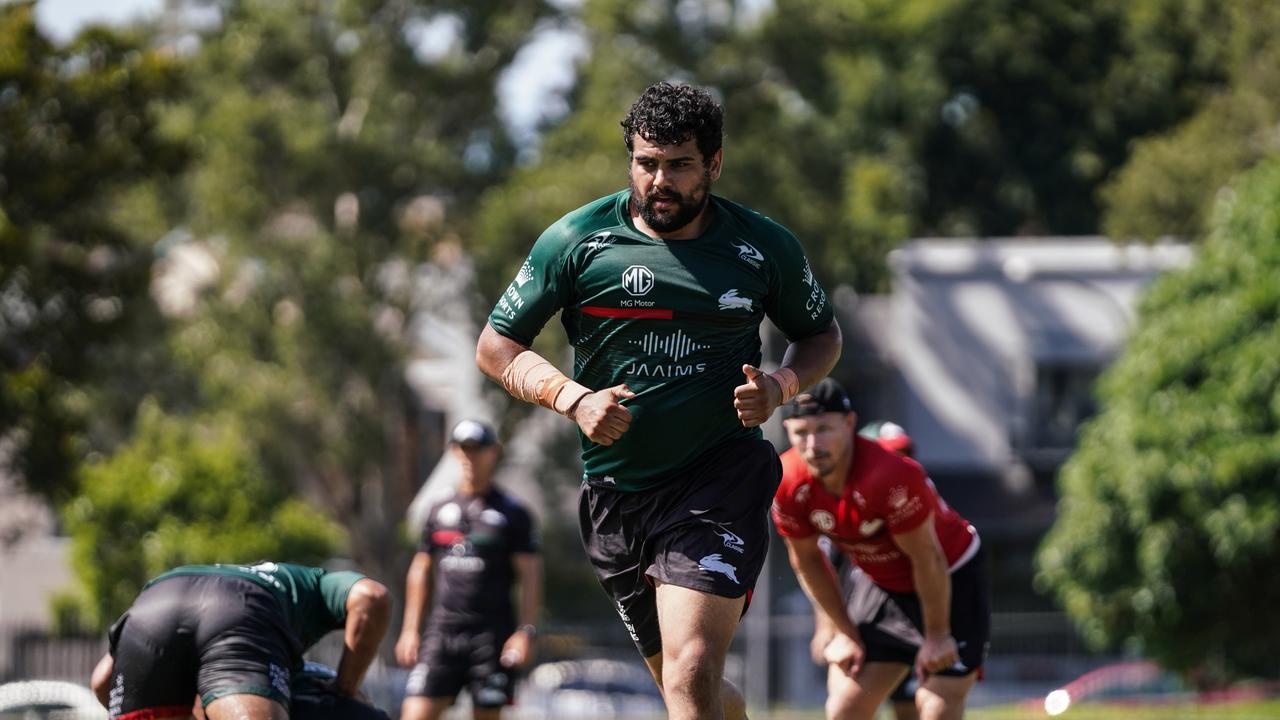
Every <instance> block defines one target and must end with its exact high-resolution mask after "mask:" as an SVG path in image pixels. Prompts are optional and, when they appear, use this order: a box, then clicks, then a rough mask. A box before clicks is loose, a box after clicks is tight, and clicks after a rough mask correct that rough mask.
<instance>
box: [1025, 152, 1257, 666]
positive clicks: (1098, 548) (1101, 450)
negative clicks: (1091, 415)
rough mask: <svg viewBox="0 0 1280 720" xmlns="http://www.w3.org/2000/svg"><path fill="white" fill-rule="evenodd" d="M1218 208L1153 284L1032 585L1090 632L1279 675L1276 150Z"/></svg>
mask: <svg viewBox="0 0 1280 720" xmlns="http://www.w3.org/2000/svg"><path fill="white" fill-rule="evenodd" d="M1219 210H1220V213H1219V215H1218V218H1217V220H1216V221H1215V224H1214V229H1213V232H1212V233H1211V235H1210V237H1209V238H1208V239H1207V240H1206V241H1205V243H1204V244H1203V246H1202V247H1201V249H1200V252H1199V256H1198V258H1197V260H1196V262H1195V263H1194V265H1193V266H1192V267H1190V268H1188V269H1186V270H1184V271H1180V272H1175V273H1171V274H1169V275H1167V276H1165V277H1163V278H1162V279H1160V280H1159V281H1158V282H1157V284H1156V285H1155V286H1154V287H1153V288H1152V289H1151V290H1150V292H1149V293H1148V294H1147V295H1146V297H1145V298H1144V300H1143V301H1142V305H1141V308H1140V314H1139V325H1138V330H1137V333H1136V335H1135V337H1134V338H1133V339H1132V340H1131V342H1130V343H1129V346H1128V347H1127V348H1126V349H1125V351H1124V354H1123V355H1122V356H1121V357H1120V359H1119V360H1118V361H1117V362H1116V363H1115V364H1114V365H1113V366H1112V367H1111V368H1110V369H1109V370H1108V371H1107V372H1106V374H1105V376H1104V378H1103V380H1102V382H1101V385H1100V390H1099V396H1100V400H1101V403H1102V412H1101V413H1100V414H1099V415H1098V416H1097V417H1096V418H1095V419H1094V420H1092V421H1091V422H1090V423H1089V424H1088V425H1087V427H1086V429H1085V431H1084V433H1083V438H1082V440H1081V444H1080V446H1079V449H1078V450H1077V451H1076V453H1075V454H1074V455H1073V456H1072V458H1071V459H1070V461H1069V462H1068V463H1067V465H1066V467H1065V468H1064V470H1063V472H1062V475H1061V483H1060V484H1061V494H1062V500H1061V502H1060V503H1059V517H1058V520H1057V522H1056V524H1055V525H1054V527H1053V530H1052V531H1051V532H1050V534H1049V536H1048V537H1047V539H1046V540H1045V542H1044V544H1043V546H1042V547H1041V549H1040V552H1039V554H1038V566H1039V575H1038V582H1039V583H1040V584H1041V585H1042V586H1043V587H1044V588H1047V589H1049V590H1051V591H1052V592H1053V593H1054V594H1056V595H1057V597H1058V598H1059V599H1060V600H1061V601H1062V603H1063V604H1064V606H1065V607H1066V609H1067V611H1068V612H1069V613H1070V614H1071V615H1072V617H1073V618H1075V620H1076V622H1077V623H1078V624H1079V625H1080V627H1081V628H1082V630H1083V631H1084V633H1085V635H1086V637H1087V638H1089V639H1090V640H1091V641H1093V642H1094V643H1095V644H1096V645H1098V646H1111V647H1116V646H1133V647H1135V648H1136V649H1139V650H1141V651H1143V652H1145V653H1148V654H1150V656H1152V657H1154V658H1157V659H1159V660H1161V661H1163V662H1165V663H1167V664H1168V665H1170V666H1171V667H1174V668H1179V669H1183V670H1188V669H1192V668H1197V667H1199V668H1202V669H1205V670H1208V671H1209V672H1210V673H1212V674H1217V675H1221V674H1227V675H1254V676H1273V677H1274V676H1275V675H1276V673H1277V668H1276V664H1275V658H1274V649H1273V644H1274V643H1273V642H1272V639H1273V638H1275V637H1277V636H1278V635H1280V618H1277V616H1276V613H1275V612H1274V605H1275V598H1277V597H1280V579H1278V577H1280V576H1277V574H1276V573H1275V572H1274V568H1275V566H1276V563H1277V561H1280V495H1277V492H1276V489H1277V487H1280V284H1278V283H1276V277H1278V276H1280V242H1277V240H1278V239H1280V163H1276V162H1274V161H1272V162H1270V163H1267V164H1265V165H1264V166H1262V167H1260V168H1259V169H1257V170H1255V171H1253V172H1251V173H1250V174H1249V175H1248V176H1247V177H1246V178H1245V179H1244V180H1242V181H1241V182H1240V183H1239V185H1238V190H1237V192H1233V193H1232V194H1231V195H1230V196H1229V197H1228V198H1226V199H1225V200H1224V201H1223V202H1222V203H1221V204H1220V206H1219Z"/></svg>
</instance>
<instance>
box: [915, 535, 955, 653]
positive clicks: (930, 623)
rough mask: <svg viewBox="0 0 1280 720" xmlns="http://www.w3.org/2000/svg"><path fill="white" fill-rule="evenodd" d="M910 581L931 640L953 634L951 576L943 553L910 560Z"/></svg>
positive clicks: (925, 631)
mask: <svg viewBox="0 0 1280 720" xmlns="http://www.w3.org/2000/svg"><path fill="white" fill-rule="evenodd" d="M911 577H912V579H913V580H914V581H915V586H916V595H917V596H918V597H919V599H920V613H921V614H922V615H923V616H924V617H923V619H924V633H925V635H926V636H929V637H942V636H945V635H950V634H951V575H950V573H949V570H948V568H947V558H946V556H945V555H943V554H942V550H941V549H938V551H937V552H932V553H926V554H925V555H924V556H923V557H912V558H911Z"/></svg>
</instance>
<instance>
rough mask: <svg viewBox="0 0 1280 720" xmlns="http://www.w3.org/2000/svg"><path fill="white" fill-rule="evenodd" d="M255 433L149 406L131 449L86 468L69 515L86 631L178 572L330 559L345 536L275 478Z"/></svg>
mask: <svg viewBox="0 0 1280 720" xmlns="http://www.w3.org/2000/svg"><path fill="white" fill-rule="evenodd" d="M248 431H249V429H248V428H246V427H244V426H243V425H241V424H240V422H239V421H238V420H237V419H235V418H232V417H213V416H210V417H204V418H188V417H174V416H169V415H165V414H164V412H163V411H162V410H160V408H159V406H158V405H157V404H156V403H154V402H147V403H144V404H143V406H142V408H141V410H140V412H139V415H138V423H137V427H136V430H135V432H134V434H133V437H132V438H131V439H130V440H129V442H128V443H127V444H126V445H124V446H123V447H121V448H119V449H118V450H117V451H116V452H115V453H113V454H112V455H111V457H110V458H104V459H100V460H98V461H96V462H92V463H90V464H89V465H87V466H86V467H85V468H84V474H85V482H84V491H83V492H82V493H81V494H80V495H79V496H78V497H77V498H76V499H75V501H74V502H72V503H70V504H69V505H68V506H67V508H66V510H65V513H64V514H65V516H66V517H65V519H66V522H67V527H68V528H69V529H70V532H71V538H72V547H73V549H72V555H73V564H74V566H75V569H76V573H77V575H78V577H79V579H80V586H81V587H80V591H81V592H80V594H81V597H83V598H84V604H83V608H84V614H83V616H82V617H83V622H84V624H86V625H88V626H90V627H97V628H101V627H104V626H105V625H106V624H108V623H110V622H112V621H113V620H115V618H116V617H118V616H119V614H120V613H121V612H123V611H124V610H125V609H126V608H128V607H129V604H130V603H132V602H133V599H134V597H135V596H136V595H137V593H138V591H139V590H140V589H141V588H142V585H143V583H145V582H146V581H147V580H148V579H150V578H152V577H155V576H156V575H159V574H160V573H161V572H164V571H165V570H168V569H169V568H172V567H176V566H178V565H186V564H193V563H212V562H252V561H255V560H261V559H279V558H288V559H289V560H292V561H296V562H303V563H308V562H310V563H317V564H318V563H319V562H320V561H322V560H325V559H327V558H328V557H330V555H331V553H332V552H333V551H334V550H335V549H336V548H337V547H338V545H339V543H340V542H341V540H342V530H341V529H340V528H339V527H338V526H337V525H334V524H333V523H332V522H330V521H327V520H325V519H323V518H322V517H318V516H317V515H316V512H315V511H314V510H313V509H312V508H311V507H309V506H308V505H307V504H305V503H304V502H302V501H301V500H298V499H296V498H293V497H290V491H289V487H288V484H286V483H281V482H279V481H278V480H277V479H276V478H273V477H271V476H270V475H268V473H267V472H266V471H265V470H264V469H263V467H262V466H261V465H260V464H259V462H258V458H257V450H256V448H255V447H254V444H253V442H252V440H251V437H252V436H251V434H250V433H249V432H248Z"/></svg>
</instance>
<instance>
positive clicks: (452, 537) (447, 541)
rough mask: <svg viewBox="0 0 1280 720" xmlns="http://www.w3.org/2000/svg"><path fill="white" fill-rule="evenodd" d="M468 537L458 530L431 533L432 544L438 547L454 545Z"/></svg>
mask: <svg viewBox="0 0 1280 720" xmlns="http://www.w3.org/2000/svg"><path fill="white" fill-rule="evenodd" d="M464 537H466V536H465V535H463V534H462V533H460V532H458V531H457V530H437V531H435V532H433V533H431V542H433V543H435V544H437V545H452V544H454V543H456V542H458V541H459V540H461V539H462V538H464Z"/></svg>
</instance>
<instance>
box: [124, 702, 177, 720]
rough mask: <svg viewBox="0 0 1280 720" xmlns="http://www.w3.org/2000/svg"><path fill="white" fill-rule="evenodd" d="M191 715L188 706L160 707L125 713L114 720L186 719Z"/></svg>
mask: <svg viewBox="0 0 1280 720" xmlns="http://www.w3.org/2000/svg"><path fill="white" fill-rule="evenodd" d="M189 715H191V706H190V705H161V706H159V707H151V708H143V709H141V710H134V711H133V712H131V713H125V714H124V715H121V716H120V717H118V718H116V720H159V718H172V717H186V716H189Z"/></svg>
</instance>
